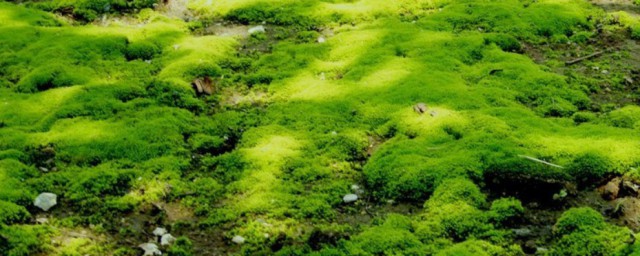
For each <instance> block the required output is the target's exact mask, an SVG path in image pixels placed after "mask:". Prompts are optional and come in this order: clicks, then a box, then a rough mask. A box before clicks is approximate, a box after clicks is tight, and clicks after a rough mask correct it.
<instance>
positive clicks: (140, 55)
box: [125, 41, 161, 60]
mask: <svg viewBox="0 0 640 256" xmlns="http://www.w3.org/2000/svg"><path fill="white" fill-rule="evenodd" d="M160 52H161V51H160V48H159V47H158V46H157V45H155V44H153V43H150V42H145V41H141V42H134V43H130V44H129V45H127V50H126V52H125V56H126V57H127V60H135V59H141V60H150V59H153V57H154V56H156V55H158V54H160Z"/></svg>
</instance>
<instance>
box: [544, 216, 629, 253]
mask: <svg viewBox="0 0 640 256" xmlns="http://www.w3.org/2000/svg"><path fill="white" fill-rule="evenodd" d="M629 232H630V231H629V230H628V229H626V228H621V227H617V226H613V225H611V224H608V223H605V221H604V218H603V217H602V215H600V213H598V212H596V211H595V210H593V209H591V208H572V209H569V210H568V211H566V212H564V213H563V214H562V216H560V218H559V219H558V222H557V223H556V225H555V226H554V234H556V235H557V236H558V237H559V240H558V242H557V244H556V245H555V246H554V247H553V249H552V250H551V255H617V253H620V252H622V251H623V250H625V249H628V248H627V247H628V245H627V244H625V241H627V239H629V234H630V233H629Z"/></svg>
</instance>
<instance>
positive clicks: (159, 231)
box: [153, 227, 167, 236]
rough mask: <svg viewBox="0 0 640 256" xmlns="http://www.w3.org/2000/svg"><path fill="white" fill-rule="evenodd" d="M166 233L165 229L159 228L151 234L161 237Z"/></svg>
mask: <svg viewBox="0 0 640 256" xmlns="http://www.w3.org/2000/svg"><path fill="white" fill-rule="evenodd" d="M166 233H167V229H165V228H161V227H157V228H156V229H154V230H153V234H154V235H155V236H163V235H164V234H166Z"/></svg>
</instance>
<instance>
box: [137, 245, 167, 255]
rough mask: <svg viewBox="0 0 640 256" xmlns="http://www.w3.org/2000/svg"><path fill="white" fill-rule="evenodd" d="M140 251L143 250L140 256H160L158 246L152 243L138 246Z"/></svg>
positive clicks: (160, 252)
mask: <svg viewBox="0 0 640 256" xmlns="http://www.w3.org/2000/svg"><path fill="white" fill-rule="evenodd" d="M138 247H140V249H142V250H144V254H143V255H142V256H156V255H162V251H160V249H159V248H158V245H156V244H154V243H144V244H140V245H138Z"/></svg>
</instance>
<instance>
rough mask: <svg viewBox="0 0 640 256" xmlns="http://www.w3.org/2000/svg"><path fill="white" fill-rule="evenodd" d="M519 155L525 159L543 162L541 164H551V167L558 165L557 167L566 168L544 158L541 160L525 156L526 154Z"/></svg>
mask: <svg viewBox="0 0 640 256" xmlns="http://www.w3.org/2000/svg"><path fill="white" fill-rule="evenodd" d="M519 157H522V158H525V159H528V160H531V161H534V162H538V163H541V164H546V165H548V166H551V167H556V168H560V169H564V167H562V166H560V165H557V164H552V163H549V162H547V161H544V160H540V159H538V158H535V157H531V156H524V155H519Z"/></svg>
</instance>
